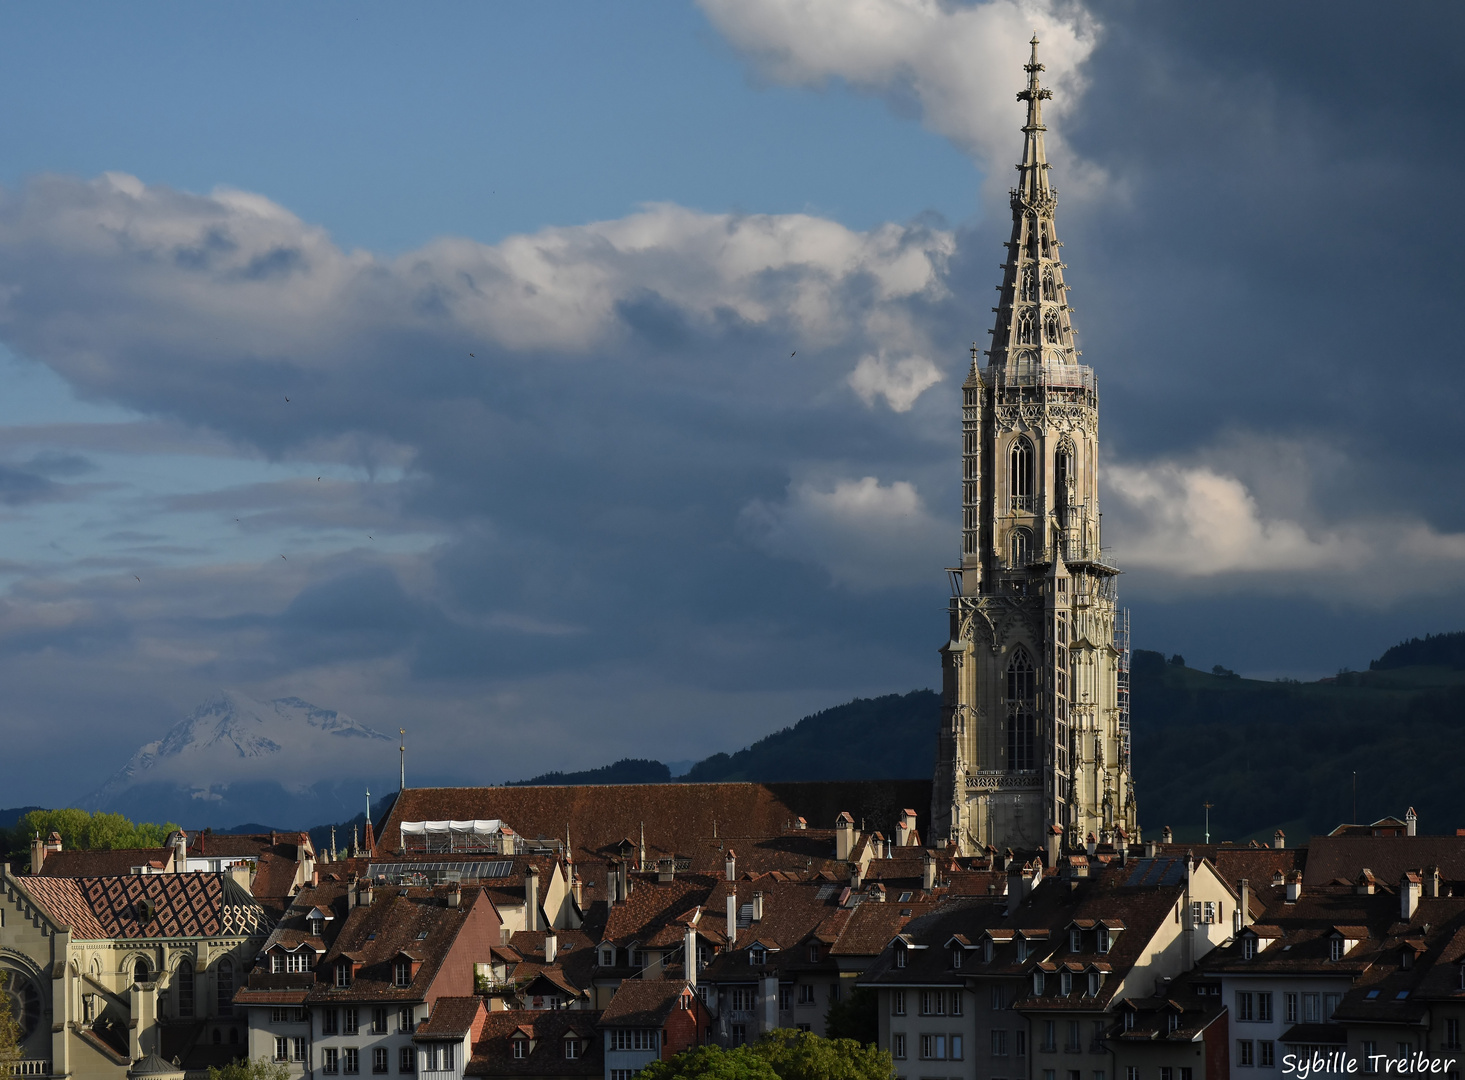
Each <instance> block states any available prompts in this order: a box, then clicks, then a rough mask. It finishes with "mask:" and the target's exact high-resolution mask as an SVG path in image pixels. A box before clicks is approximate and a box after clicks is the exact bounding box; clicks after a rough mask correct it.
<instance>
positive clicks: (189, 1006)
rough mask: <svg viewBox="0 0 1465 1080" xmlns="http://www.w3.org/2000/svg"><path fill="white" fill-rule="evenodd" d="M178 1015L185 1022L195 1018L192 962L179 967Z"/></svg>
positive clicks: (185, 961)
mask: <svg viewBox="0 0 1465 1080" xmlns="http://www.w3.org/2000/svg"><path fill="white" fill-rule="evenodd" d="M178 1015H179V1017H180V1018H181V1019H184V1020H189V1019H192V1017H193V962H192V961H190V960H184V961H183V962H182V963H180V964H179V965H178Z"/></svg>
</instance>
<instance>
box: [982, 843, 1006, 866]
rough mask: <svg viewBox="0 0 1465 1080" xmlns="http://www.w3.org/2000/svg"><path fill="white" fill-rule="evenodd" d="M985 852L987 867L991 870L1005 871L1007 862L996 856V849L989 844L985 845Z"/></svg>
mask: <svg viewBox="0 0 1465 1080" xmlns="http://www.w3.org/2000/svg"><path fill="white" fill-rule="evenodd" d="M986 852H987V865H988V866H990V867H991V868H992V869H993V870H1006V869H1007V860H1006V859H1005V858H1004V857H1003V856H1001V855H999V854H997V849H996V848H994V847H993V846H992V845H991V844H988V845H987V848H986Z"/></svg>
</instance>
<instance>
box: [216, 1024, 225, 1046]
mask: <svg viewBox="0 0 1465 1080" xmlns="http://www.w3.org/2000/svg"><path fill="white" fill-rule="evenodd" d="M223 1042H224V1033H223V1032H222V1031H220V1030H219V1029H218V1028H214V1045H215V1046H221V1045H223Z"/></svg>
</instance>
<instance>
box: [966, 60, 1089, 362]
mask: <svg viewBox="0 0 1465 1080" xmlns="http://www.w3.org/2000/svg"><path fill="white" fill-rule="evenodd" d="M1038 44H1039V43H1038V36H1037V35H1036V34H1034V35H1033V39H1032V42H1031V45H1032V49H1033V51H1032V55H1031V57H1030V58H1029V60H1028V62H1027V63H1026V64H1024V65H1023V70H1024V71H1026V72H1027V73H1028V84H1027V86H1026V87H1024V88H1023V89H1022V90H1021V91H1019V92H1018V95H1017V100H1018V101H1025V102H1027V106H1028V114H1027V121H1026V123H1024V124H1023V126H1022V131H1023V149H1022V160H1021V161H1020V162H1019V163H1018V166H1017V170H1018V181H1017V186H1016V187H1014V188H1013V189H1012V191H1011V192H1010V194H1011V202H1012V239H1011V240H1010V241H1008V244H1007V261H1006V262H1005V263H1003V264H1002V269H1003V271H1004V272H1003V275H1002V285H1001V286H1000V289H1001V292H1002V302H1001V306H1000V307H998V308H996V309H995V310H996V312H997V320H996V323H995V325H994V326H993V328H992V348H991V351H990V352H989V354H988V355H989V356H990V357H991V360H992V363H993V364H994V365H996V366H997V367H999V368H1001V369H1003V370H1014V369H1013V365H1014V364H1018V365H1021V366H1022V367H1023V370H1024V371H1025V372H1027V373H1029V374H1031V375H1032V376H1033V377H1037V373H1038V372H1039V370H1040V369H1039V368H1038V367H1036V366H1035V365H1037V364H1038V363H1040V362H1041V363H1042V364H1044V365H1049V364H1073V363H1076V362H1077V355H1078V354H1077V352H1076V351H1075V349H1074V345H1073V328H1072V326H1070V324H1069V311H1068V304H1067V286H1065V285H1064V284H1063V270H1064V266H1063V263H1062V262H1060V261H1059V253H1058V249H1059V246H1060V245H1059V243H1058V235H1057V233H1056V232H1055V231H1054V227H1053V211H1054V208H1055V207H1056V205H1057V202H1058V192H1057V191H1055V190H1054V188H1053V185H1052V183H1051V182H1050V179H1049V176H1048V155H1047V151H1046V150H1045V149H1044V147H1043V133H1044V132H1045V131H1047V130H1048V129H1047V128H1046V127H1045V126H1044V125H1043V102H1044V100H1046V99H1049V98H1051V97H1052V96H1053V91H1051V90H1049V89H1047V88H1046V87H1044V86H1043V85H1042V80H1041V79H1040V78H1039V75H1040V74H1041V73H1042V72H1043V71H1044V70H1045V69H1044V67H1043V65H1042V64H1041V63H1039V62H1038Z"/></svg>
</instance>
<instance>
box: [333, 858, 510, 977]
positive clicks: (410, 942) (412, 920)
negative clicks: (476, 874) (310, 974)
mask: <svg viewBox="0 0 1465 1080" xmlns="http://www.w3.org/2000/svg"><path fill="white" fill-rule="evenodd" d="M450 891H451V888H450V887H447V886H437V887H432V888H399V887H397V886H384V887H378V888H377V889H376V890H375V893H374V899H373V902H372V903H371V904H370V905H369V906H363V907H355V908H352V909H351V910H350V911H349V913H348V914H347V917H346V919H345V921H344V923H343V924H342V925H341V926H340V927H339V928H338V929H337V930H336V931H335V940H334V941H333V942H332V943H331V945H330V947H329V948H328V949H327V950H326V954H325V956H324V957H322V958H321V960H320V961H319V963H318V964H317V965H316V966H317V971H318V973H319V977H320V981H318V982H317V983H316V984H315V988H314V989H313V990H311V993H310V1000H311V1001H366V1000H371V1001H421V1000H422V999H423V997H424V995H425V993H426V988H427V987H429V986H430V985H431V984H432V981H433V979H434V978H435V977H436V975H437V972H438V969H439V968H440V967H441V966H442V963H443V960H444V959H445V958H446V957H447V953H448V950H449V949H450V948H451V947H452V944H453V942H454V940H456V938H457V936H458V931H459V930H461V929H462V927H463V923H464V922H465V921H466V919H467V917H468V914H469V912H471V911H472V910H473V908H474V906H475V904H477V903H479V902H486V901H485V900H484V898H483V893H482V892H481V891H480V890H479V889H476V888H466V889H463V890H462V900H461V902H460V904H459V906H458V907H456V908H452V907H449V906H448V903H447V898H448V894H449V892H450ZM404 952H407V953H414V954H417V955H420V956H422V957H424V960H423V963H422V966H421V967H420V968H419V969H418V971H417V975H416V977H415V978H413V980H412V983H411V985H409V986H397V985H396V984H395V981H394V978H393V976H394V970H393V967H394V962H395V961H396V959H397V957H398V956H400V955H401V954H402V953H404ZM340 959H345V960H347V961H351V962H355V963H359V964H360V965H361V967H360V968H359V970H357V972H356V974H355V977H354V978H353V979H352V982H351V985H350V986H349V987H343V988H341V989H337V988H336V987H335V984H334V981H333V980H331V979H330V976H331V975H333V974H334V968H335V963H336V961H337V960H340Z"/></svg>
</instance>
